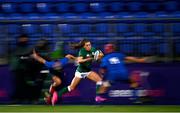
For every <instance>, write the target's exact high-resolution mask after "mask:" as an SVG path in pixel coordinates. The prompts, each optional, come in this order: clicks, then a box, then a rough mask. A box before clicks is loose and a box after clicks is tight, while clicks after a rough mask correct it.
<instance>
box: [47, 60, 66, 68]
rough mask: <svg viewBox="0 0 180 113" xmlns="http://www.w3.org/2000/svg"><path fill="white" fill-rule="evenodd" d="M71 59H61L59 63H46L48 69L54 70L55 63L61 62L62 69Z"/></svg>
mask: <svg viewBox="0 0 180 113" xmlns="http://www.w3.org/2000/svg"><path fill="white" fill-rule="evenodd" d="M68 61H69V59H68V58H62V59H59V60H58V61H46V62H45V66H46V67H48V68H53V66H54V63H55V62H60V63H61V67H64V66H65V65H66V64H67V63H68Z"/></svg>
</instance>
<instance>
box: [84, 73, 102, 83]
mask: <svg viewBox="0 0 180 113" xmlns="http://www.w3.org/2000/svg"><path fill="white" fill-rule="evenodd" d="M87 78H88V79H90V80H92V81H94V82H98V81H102V78H101V77H100V76H99V74H97V73H96V72H94V71H91V72H90V73H89V75H88V76H87Z"/></svg>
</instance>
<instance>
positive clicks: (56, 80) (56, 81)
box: [44, 75, 62, 105]
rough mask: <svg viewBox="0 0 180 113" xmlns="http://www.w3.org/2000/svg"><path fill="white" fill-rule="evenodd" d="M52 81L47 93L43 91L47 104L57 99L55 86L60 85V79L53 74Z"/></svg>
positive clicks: (53, 102)
mask: <svg viewBox="0 0 180 113" xmlns="http://www.w3.org/2000/svg"><path fill="white" fill-rule="evenodd" d="M52 81H53V83H52V84H51V85H50V88H49V93H48V92H46V93H45V98H44V100H45V102H46V103H47V104H52V105H54V104H55V103H56V102H57V101H58V96H57V91H56V88H57V87H58V86H60V85H61V83H62V81H61V78H60V77H58V76H55V75H54V76H53V77H52Z"/></svg>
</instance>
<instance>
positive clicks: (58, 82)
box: [53, 77, 62, 86]
mask: <svg viewBox="0 0 180 113" xmlns="http://www.w3.org/2000/svg"><path fill="white" fill-rule="evenodd" d="M53 81H54V83H55V84H56V86H59V85H61V83H62V81H61V79H60V78H58V77H53Z"/></svg>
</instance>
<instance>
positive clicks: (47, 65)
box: [44, 61, 55, 68]
mask: <svg viewBox="0 0 180 113" xmlns="http://www.w3.org/2000/svg"><path fill="white" fill-rule="evenodd" d="M54 63H55V62H54V61H51V62H49V61H46V62H45V64H44V65H45V66H46V67H48V68H53V65H54Z"/></svg>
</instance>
